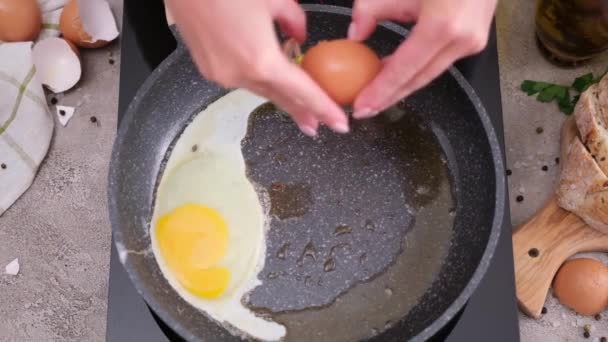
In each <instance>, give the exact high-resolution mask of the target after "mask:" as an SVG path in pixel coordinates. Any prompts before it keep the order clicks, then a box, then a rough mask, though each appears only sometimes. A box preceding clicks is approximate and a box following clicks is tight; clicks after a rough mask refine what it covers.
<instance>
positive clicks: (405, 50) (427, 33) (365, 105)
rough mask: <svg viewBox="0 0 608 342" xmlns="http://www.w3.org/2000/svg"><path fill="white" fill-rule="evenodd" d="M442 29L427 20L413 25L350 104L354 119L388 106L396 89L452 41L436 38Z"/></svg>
mask: <svg viewBox="0 0 608 342" xmlns="http://www.w3.org/2000/svg"><path fill="white" fill-rule="evenodd" d="M441 29H442V27H441V25H440V24H438V23H437V22H436V21H434V20H432V19H430V18H429V20H426V21H421V22H420V23H419V24H418V25H416V26H415V27H414V29H413V30H412V33H411V34H410V36H409V37H408V38H407V39H406V40H405V42H403V43H402V44H401V46H399V48H397V50H396V51H395V53H394V54H393V55H392V56H391V57H390V58H389V59H388V61H387V62H386V63H385V65H384V67H383V68H382V70H381V71H380V73H379V74H378V75H377V76H376V78H374V80H372V82H371V83H370V84H369V85H368V86H367V87H365V88H364V89H363V90H362V91H361V93H359V95H358V96H357V98H356V99H355V102H354V104H353V109H354V114H353V117H355V118H364V117H369V116H373V115H375V114H377V113H378V112H379V111H381V110H383V109H385V108H387V107H388V106H390V105H391V104H392V103H391V101H393V100H394V98H395V97H396V96H398V92H399V90H400V89H402V88H403V86H405V85H406V84H407V83H409V82H410V80H411V79H412V78H413V77H414V76H415V75H416V74H417V73H418V72H419V71H420V70H422V69H423V68H424V67H425V66H426V65H427V64H428V63H429V62H430V60H431V59H432V58H433V57H434V56H435V55H437V53H439V51H441V50H442V49H443V48H444V47H446V46H447V45H448V44H449V43H450V42H451V39H450V38H448V37H449V35H444V36H439V37H438V36H437V34H436V32H442V30H441Z"/></svg>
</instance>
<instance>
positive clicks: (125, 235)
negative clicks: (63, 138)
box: [108, 5, 505, 341]
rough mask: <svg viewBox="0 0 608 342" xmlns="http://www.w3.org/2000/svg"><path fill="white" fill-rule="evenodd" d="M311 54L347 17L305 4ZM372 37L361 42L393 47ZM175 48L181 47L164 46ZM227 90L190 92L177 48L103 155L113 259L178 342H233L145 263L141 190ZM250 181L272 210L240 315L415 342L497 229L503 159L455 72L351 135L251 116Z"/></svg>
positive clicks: (469, 283) (442, 315) (146, 193)
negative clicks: (247, 311)
mask: <svg viewBox="0 0 608 342" xmlns="http://www.w3.org/2000/svg"><path fill="white" fill-rule="evenodd" d="M303 7H304V9H305V10H306V12H307V16H308V27H309V41H308V42H307V44H308V45H309V46H310V45H312V44H314V43H316V42H317V41H319V40H323V39H332V38H341V37H344V36H345V34H346V30H347V27H348V24H349V22H350V10H349V9H346V8H342V7H335V6H327V5H305V6H303ZM406 34H407V31H406V30H405V29H404V28H402V27H401V26H398V25H395V24H391V23H384V24H382V25H381V26H380V27H379V28H378V30H377V31H376V32H375V33H374V34H373V35H372V37H371V38H370V39H369V40H368V41H367V44H368V45H369V46H370V47H372V48H373V49H374V50H375V51H377V52H378V53H379V54H380V55H388V54H389V53H391V52H392V51H393V50H394V49H395V48H396V47H397V46H398V45H399V43H400V42H401V41H402V40H403V39H404V37H405V35H406ZM178 40H179V37H178ZM226 93H227V90H225V89H223V88H221V87H219V86H218V85H216V84H213V83H211V82H208V81H206V80H204V79H201V78H200V76H199V74H198V72H197V70H196V68H195V66H194V65H193V63H192V60H191V58H190V56H189V54H188V52H187V51H186V49H185V47H184V45H183V44H181V43H180V44H178V48H177V49H176V51H175V52H173V53H172V54H171V55H170V56H169V57H168V58H167V59H166V60H165V61H164V62H163V63H162V64H161V65H160V66H159V67H158V68H157V69H156V70H155V71H154V72H153V73H152V74H151V75H150V77H149V78H148V79H147V80H146V82H145V83H144V84H143V85H142V87H141V89H139V91H138V92H137V94H136V96H135V97H134V98H133V100H132V102H131V104H130V105H129V107H128V109H127V112H126V115H125V118H124V120H123V122H122V124H121V126H120V128H119V131H118V135H117V138H116V141H115V144H114V147H113V151H112V158H111V163H110V172H109V189H108V201H109V211H110V219H111V223H112V230H113V235H114V239H115V242H116V247H117V249H118V252H119V256H120V260H121V262H122V264H123V265H124V267H125V269H126V270H127V272H128V274H129V277H130V279H131V281H132V282H133V283H134V285H135V287H136V289H137V291H138V292H139V293H140V294H141V295H142V296H143V298H144V299H145V301H146V302H147V304H148V305H149V306H150V307H151V308H152V310H154V312H155V313H156V314H157V315H158V316H159V317H160V318H161V319H162V320H163V321H164V322H165V323H166V324H167V325H168V326H169V327H170V328H171V329H172V330H174V331H175V332H176V333H177V334H179V335H180V336H181V337H183V338H184V339H186V340H189V341H232V340H235V341H238V340H240V338H238V337H236V336H233V335H232V334H230V333H229V332H228V331H227V330H226V329H224V328H223V327H222V326H221V325H220V324H218V323H216V322H214V321H212V320H210V319H209V318H207V316H205V315H204V314H203V313H201V312H200V311H198V310H196V309H195V308H194V307H192V306H190V305H189V304H188V303H187V302H185V301H184V300H183V299H182V298H181V297H180V296H179V295H178V294H177V293H176V292H175V291H174V290H173V289H172V288H171V287H170V285H169V284H168V283H167V281H166V280H165V278H164V277H163V275H162V273H161V271H160V270H159V268H158V266H157V264H156V261H155V259H154V256H153V254H152V253H151V250H150V235H149V229H150V219H151V216H152V208H153V206H154V200H155V191H156V187H157V185H158V181H159V179H160V176H161V175H162V173H163V170H164V162H165V161H166V160H167V158H168V156H169V154H170V151H171V149H172V146H173V145H174V144H175V141H176V140H177V138H178V137H179V135H180V134H181V132H183V130H184V129H185V127H186V126H187V125H188V123H189V122H191V120H192V119H193V118H194V117H195V116H196V114H197V113H199V112H200V111H201V110H202V109H204V108H205V107H206V106H208V105H209V104H211V103H213V102H214V101H216V100H217V99H219V98H221V97H222V96H224V95H225V94H226ZM242 150H243V155H244V157H245V160H246V163H247V170H248V171H247V172H248V177H249V178H250V179H251V180H252V181H253V182H255V183H256V184H258V185H259V186H261V189H263V190H261V191H263V192H265V194H266V195H268V196H269V198H270V206H271V208H270V218H269V219H270V225H271V229H270V231H269V233H268V235H267V242H266V243H267V248H266V264H265V266H264V269H263V270H262V271H261V272H260V274H259V275H258V277H260V279H261V280H262V281H263V284H262V285H260V286H259V287H257V288H256V289H254V290H253V292H252V293H251V294H250V296H249V305H250V306H251V307H252V308H253V309H254V310H257V311H259V312H260V313H261V314H269V315H271V316H272V318H273V319H274V320H277V321H279V322H280V323H283V324H285V325H286V326H287V329H288V335H287V340H290V341H308V340H315V341H344V340H363V339H369V340H378V341H386V340H395V341H405V340H414V341H422V340H426V339H428V338H430V337H431V336H433V335H434V334H436V333H437V332H438V331H439V330H440V329H441V328H442V327H444V326H445V325H446V324H447V323H448V322H449V321H450V320H452V319H453V318H454V317H455V316H457V315H458V313H459V312H460V311H461V309H462V308H463V306H464V305H465V303H466V301H467V300H468V298H469V297H470V296H471V294H472V293H473V291H474V290H475V288H476V287H477V285H478V284H479V282H480V281H481V279H482V277H483V275H484V273H485V271H486V269H487V267H488V264H489V262H490V260H491V258H492V255H493V253H494V250H495V247H496V242H497V239H498V237H499V233H500V223H501V222H502V218H503V215H504V212H503V208H504V206H503V204H504V203H503V201H504V198H505V196H504V191H505V179H504V168H503V162H502V160H503V158H502V155H501V150H500V148H499V144H498V141H497V138H496V134H495V132H494V128H493V126H492V124H491V123H490V119H489V117H488V116H487V114H486V112H485V109H484V107H483V105H482V104H481V102H480V100H479V99H478V98H477V96H476V95H475V93H474V91H473V89H472V88H471V87H470V85H469V84H468V83H467V82H466V81H465V79H464V78H463V76H462V75H461V74H460V73H459V72H458V71H457V70H456V69H450V70H449V71H447V72H446V73H444V74H443V75H442V76H440V77H439V78H438V79H436V80H435V81H433V82H432V83H431V84H430V85H429V86H428V87H426V88H425V89H423V90H421V91H419V92H417V93H416V94H414V95H413V96H411V97H409V98H408V99H406V100H404V101H402V102H400V103H399V104H398V105H397V106H395V107H394V108H392V109H391V110H390V111H387V112H386V113H383V114H381V115H379V116H378V117H377V118H374V119H370V120H364V121H357V122H354V123H353V127H352V133H350V134H347V135H336V134H334V133H332V132H330V131H329V130H321V132H320V137H319V138H317V139H315V140H313V139H311V138H307V137H305V136H303V135H302V134H300V133H299V132H298V130H297V127H296V126H295V125H294V124H293V123H292V122H291V120H290V119H289V118H288V117H287V116H286V114H285V113H283V112H282V111H280V110H279V109H277V108H276V107H274V106H273V105H272V104H265V105H262V106H261V107H259V108H257V109H256V110H255V111H254V113H252V114H251V116H250V122H249V129H248V133H247V137H246V138H245V139H244V141H243V143H242Z"/></svg>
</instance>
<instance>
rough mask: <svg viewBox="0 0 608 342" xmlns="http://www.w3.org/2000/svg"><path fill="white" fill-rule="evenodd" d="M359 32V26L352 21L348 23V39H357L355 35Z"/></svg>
mask: <svg viewBox="0 0 608 342" xmlns="http://www.w3.org/2000/svg"><path fill="white" fill-rule="evenodd" d="M356 34H357V27H356V26H355V24H354V23H350V25H348V34H347V36H348V39H355V35H356Z"/></svg>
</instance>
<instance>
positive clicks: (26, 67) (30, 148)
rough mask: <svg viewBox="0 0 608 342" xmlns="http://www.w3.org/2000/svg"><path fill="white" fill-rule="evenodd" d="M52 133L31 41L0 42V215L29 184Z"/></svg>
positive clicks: (50, 120) (45, 151)
mask: <svg viewBox="0 0 608 342" xmlns="http://www.w3.org/2000/svg"><path fill="white" fill-rule="evenodd" d="M52 134H53V117H52V116H51V113H50V111H49V108H48V105H47V103H46V100H45V97H44V91H43V90H42V85H41V84H40V82H39V81H38V80H37V79H36V69H35V68H34V65H33V62H32V42H23V43H0V215H2V213H3V212H4V211H5V210H6V209H8V207H10V206H11V205H12V204H13V202H15V200H17V198H19V196H21V194H23V192H25V190H27V189H28V188H29V187H30V185H31V183H32V181H33V180H34V176H35V175H36V172H37V170H38V166H40V163H41V162H42V159H44V157H45V155H46V153H47V150H48V148H49V144H50V142H51V136H52Z"/></svg>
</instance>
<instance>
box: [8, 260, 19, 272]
mask: <svg viewBox="0 0 608 342" xmlns="http://www.w3.org/2000/svg"><path fill="white" fill-rule="evenodd" d="M4 273H6V274H8V275H17V274H18V273H19V258H16V259H15V260H13V261H11V262H10V263H8V265H6V266H5V267H4Z"/></svg>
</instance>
